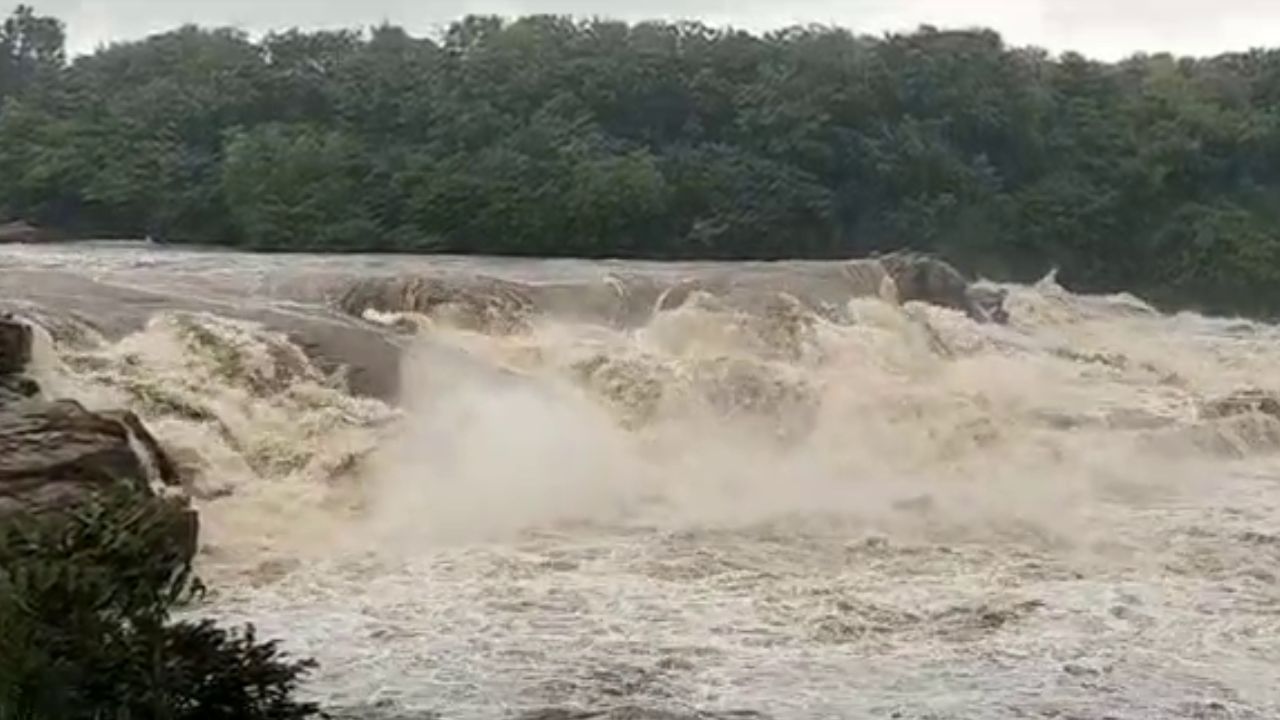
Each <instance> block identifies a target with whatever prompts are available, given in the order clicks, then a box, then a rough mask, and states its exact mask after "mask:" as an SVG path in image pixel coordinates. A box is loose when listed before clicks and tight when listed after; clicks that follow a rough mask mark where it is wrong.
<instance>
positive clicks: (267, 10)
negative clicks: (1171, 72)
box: [10, 0, 1280, 60]
mask: <svg viewBox="0 0 1280 720" xmlns="http://www.w3.org/2000/svg"><path fill="white" fill-rule="evenodd" d="M15 1H16V0H10V2H15ZM26 1H27V2H28V3H29V4H32V5H34V6H35V7H36V9H37V11H39V12H41V13H44V14H51V15H55V16H57V17H59V18H61V19H62V20H64V21H66V22H67V24H68V34H69V43H70V49H71V51H72V52H73V53H79V52H86V51H90V50H92V49H93V48H94V47H95V46H96V45H98V44H100V43H104V42H108V41H112V40H122V39H133V38H137V37H141V36H143V35H146V34H148V33H151V32H156V31H160V30H168V29H171V28H173V27H175V26H177V25H181V24H183V23H188V22H194V23H198V24H201V25H229V26H234V27H239V28H241V29H244V30H247V31H249V32H252V33H258V32H261V31H264V30H270V29H283V28H289V27H295V26H296V27H302V28H319V27H359V26H365V25H371V24H377V23H380V22H382V21H384V20H385V21H390V22H392V23H394V24H398V25H403V26H404V27H405V28H406V29H408V30H409V31H410V32H412V33H413V34H416V35H422V34H431V33H434V32H436V31H438V30H439V29H440V28H442V27H443V26H445V25H447V24H448V22H449V21H450V20H453V19H456V18H458V17H461V16H462V15H465V14H468V13H483V14H499V15H508V16H511V15H520V14H527V13H535V12H537V13H542V12H549V13H569V14H574V15H580V16H603V17H610V18H618V19H623V20H640V19H648V18H661V19H682V18H696V19H701V20H704V21H706V22H709V23H712V24H716V25H733V26H735V27H740V28H744V29H747V30H768V29H773V28H777V27H781V26H785V25H791V24H795V23H798V22H804V23H807V22H819V23H827V24H837V25H841V26H844V27H848V28H851V29H853V30H854V31H856V32H859V33H869V34H879V33H882V32H884V31H886V30H909V29H913V28H914V27H916V26H918V25H920V24H931V25H936V26H938V27H942V28H951V27H969V26H974V25H982V26H986V27H992V28H995V29H996V30H998V31H1000V33H1001V34H1002V35H1004V37H1005V39H1006V40H1007V41H1008V42H1009V43H1011V44H1015V45H1027V44H1034V45H1040V46H1042V47H1047V48H1049V49H1050V50H1054V51H1062V50H1077V51H1080V52H1082V53H1084V54H1086V55H1089V56H1092V57H1096V58H1100V59H1107V60H1113V59H1117V58H1120V57H1124V56H1127V55H1129V54H1132V53H1133V52H1136V51H1146V52H1157V51H1169V52H1173V53H1177V54H1191V55H1206V54H1214V53H1218V52H1222V51H1225V50H1246V49H1248V48H1250V47H1257V46H1268V45H1280V0H645V1H641V2H635V1H632V2H622V1H620V0H26Z"/></svg>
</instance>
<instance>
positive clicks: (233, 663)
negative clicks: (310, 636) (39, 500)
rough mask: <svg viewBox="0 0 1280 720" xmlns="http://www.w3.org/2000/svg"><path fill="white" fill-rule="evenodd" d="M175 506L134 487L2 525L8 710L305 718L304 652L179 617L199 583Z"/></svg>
mask: <svg viewBox="0 0 1280 720" xmlns="http://www.w3.org/2000/svg"><path fill="white" fill-rule="evenodd" d="M179 527H181V525H180V523H179V522H178V520H177V519H176V518H175V517H174V516H173V509H172V506H170V505H168V504H166V502H164V501H161V500H145V499H140V498H138V497H137V496H136V493H131V492H126V493H121V494H118V495H110V496H107V497H103V498H99V499H97V500H94V501H92V502H88V503H86V504H85V505H83V506H82V507H78V508H76V509H75V510H73V511H70V512H69V513H68V514H67V515H65V516H62V515H59V516H48V517H44V518H37V519H34V520H32V519H29V520H26V521H13V520H6V522H5V525H3V526H0V720H100V719H103V718H112V719H119V720H197V719H199V720H300V719H301V718H307V717H313V716H316V714H317V711H316V708H315V707H314V706H312V705H310V704H308V703H301V702H297V701H295V700H293V699H292V698H291V696H292V693H293V691H294V689H295V687H296V685H297V682H298V680H299V679H300V677H301V676H302V674H303V673H305V672H306V671H307V670H308V669H309V668H310V664H309V663H306V662H290V661H286V660H284V659H282V658H281V656H280V654H279V652H278V650H277V648H276V646H275V644H274V643H262V642H259V641H258V640H257V639H256V638H255V637H254V634H253V629H252V628H248V629H247V630H246V631H245V632H243V633H233V632H228V631H226V630H223V629H221V628H219V627H217V626H216V625H214V624H213V623H211V622H207V621H205V622H174V621H172V620H171V618H170V614H171V612H172V611H173V609H174V608H175V607H178V606H179V605H180V604H181V603H183V602H185V601H187V600H189V599H191V597H192V596H193V594H198V593H199V592H200V591H201V587H200V585H199V583H198V582H197V581H196V580H194V579H193V577H192V573H191V564H190V562H189V559H188V558H187V557H186V551H184V550H183V548H182V544H181V542H179V541H178V540H177V539H176V534H177V533H178V532H180V531H179V530H178V529H177V528H179Z"/></svg>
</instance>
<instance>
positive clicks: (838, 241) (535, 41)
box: [0, 8, 1280, 313]
mask: <svg viewBox="0 0 1280 720" xmlns="http://www.w3.org/2000/svg"><path fill="white" fill-rule="evenodd" d="M0 101H2V102H3V106H2V109H0V214H2V215H7V216H9V217H13V218H25V219H29V220H31V221H33V222H39V223H44V224H47V225H51V226H54V227H58V228H62V229H65V230H66V231H68V232H72V233H75V234H81V235H95V236H124V237H140V236H143V235H150V236H152V237H155V238H157V239H160V240H164V241H172V242H198V243H217V244H225V245H232V246H239V247H245V248H254V249H273V250H277V249H279V250H301V249H308V250H406V251H448V252H461V253H521V254H537V255H583V256H602V255H608V256H644V257H662V258H668V257H670V258H675V257H719V258H744V257H752V258H776V257H847V256H852V255H864V254H867V253H870V252H873V251H878V250H890V249H897V248H901V247H912V248H916V249H921V250H932V251H936V252H940V253H941V254H943V255H944V256H947V257H949V258H951V259H953V260H955V261H957V262H959V263H961V264H962V265H965V266H967V267H968V268H970V269H972V270H975V271H979V272H983V273H986V274H989V275H993V276H998V277H1016V278H1028V277H1032V276H1035V275H1039V274H1041V273H1043V272H1045V271H1047V270H1048V269H1050V268H1051V267H1053V266H1058V267H1060V268H1061V273H1060V277H1062V278H1063V279H1064V280H1065V281H1067V282H1068V283H1071V284H1073V285H1074V286H1075V287H1079V288H1082V289H1090V290H1098V289H1119V288H1124V289H1130V290H1135V291H1138V292H1141V293H1145V294H1147V295H1148V296H1151V297H1154V298H1155V299H1157V300H1163V301H1173V302H1179V303H1183V304H1186V303H1190V304H1196V305H1199V306H1202V307H1208V308H1211V309H1234V310H1241V311H1247V312H1264V313H1267V312H1272V311H1275V310H1277V309H1280V282H1277V281H1278V280H1280V230H1277V228H1278V227H1280V225H1277V220H1278V219H1280V51H1270V50H1268V51H1262V50H1259V51H1252V52H1247V53H1242V54H1233V55H1224V56H1221V57H1216V58H1212V59H1187V58H1174V57H1169V56H1165V55H1156V56H1138V57H1134V58H1132V59H1129V60H1126V61H1124V62H1120V63H1116V64H1104V63H1098V62H1093V61H1090V60H1088V59H1086V58H1084V57H1081V56H1079V55H1075V54H1070V53H1068V54H1065V55H1062V56H1060V57H1055V56H1051V55H1049V54H1047V53H1046V52H1044V51H1042V50H1038V49H1034V48H1012V47H1008V46H1006V45H1005V44H1004V43H1003V42H1002V41H1001V39H1000V37H999V36H998V35H997V34H995V33H994V32H990V31H982V30H974V31H964V32H951V31H939V30H936V29H932V28H927V27H926V28H922V29H920V30H919V31H918V32H915V33H911V34H905V35H889V36H885V37H864V36H857V35H854V34H852V33H850V32H849V31H846V30H842V29H838V28H829V27H797V28H791V29H786V30H781V31H778V32H774V33H769V34H766V35H752V34H748V33H744V32H738V31H734V30H730V29H720V28H711V27H707V26H705V25H701V24H697V23H674V24H672V23H641V24H635V25H628V24H624V23H620V22H611V21H604V20H575V19H570V18H565V17H550V16H536V17H526V18H522V19H519V20H514V21H504V20H502V19H498V18H492V17H468V18H466V19H463V20H461V21H459V22H457V23H455V24H453V25H452V26H450V27H449V28H448V30H447V31H446V32H445V33H443V35H442V36H440V37H439V38H434V39H423V38H414V37H411V36H410V35H408V34H407V33H405V32H404V31H403V30H401V29H400V28H397V27H391V26H382V27H376V28H372V29H370V30H367V31H348V32H299V31H288V32H280V33H273V34H269V35H266V36H265V37H262V38H261V39H259V40H256V41H255V40H253V39H251V38H249V37H247V36H246V35H244V34H242V33H239V32H236V31H232V30H226V29H217V30H210V29H201V28H196V27H184V28H181V29H178V30H175V31H173V32H170V33H166V34H162V35H156V36H153V37H150V38H147V39H145V40H142V41H139V42H131V43H123V44H117V45H112V46H109V47H106V48H103V49H100V50H99V51H97V52H95V53H93V54H91V55H88V56H84V57H79V58H76V59H75V60H74V61H70V62H68V60H67V58H66V55H65V52H64V50H63V28H62V26H61V24H60V23H58V22H57V21H56V20H52V19H48V18H43V17H41V16H39V15H37V14H35V13H34V12H32V11H31V10H30V9H27V8H20V9H19V10H18V11H17V12H16V13H15V14H14V15H13V17H12V18H11V19H10V20H9V22H8V23H6V24H5V26H4V28H3V32H2V34H0Z"/></svg>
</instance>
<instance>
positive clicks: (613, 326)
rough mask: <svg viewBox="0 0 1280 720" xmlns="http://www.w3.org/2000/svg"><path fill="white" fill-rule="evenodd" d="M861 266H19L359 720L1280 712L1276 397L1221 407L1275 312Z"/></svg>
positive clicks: (222, 556) (19, 255) (1258, 376)
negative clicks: (922, 285) (922, 288)
mask: <svg viewBox="0 0 1280 720" xmlns="http://www.w3.org/2000/svg"><path fill="white" fill-rule="evenodd" d="M709 277H719V278H720V280H717V281H715V282H710V281H708V282H706V283H702V284H699V283H696V282H694V283H691V282H690V280H689V279H690V278H709ZM725 278H728V279H727V280H726V279H725ZM873 285H875V279H874V278H871V279H866V278H862V277H861V276H859V275H858V273H852V274H851V273H850V272H849V271H848V269H847V267H846V266H843V265H841V264H838V263H784V264H775V265H768V264H753V265H733V264H720V265H718V264H709V263H708V264H684V265H656V264H642V263H589V262H577V261H532V260H524V261H516V260H487V259H457V258H418V259H410V258H394V257H382V258H374V257H353V256H352V257H324V256H288V257H273V256H256V255H241V254H234V253H221V252H192V251H180V250H162V249H154V248H150V247H146V246H141V245H134V246H93V245H88V246H57V247H44V248H34V247H24V248H18V247H0V299H3V300H4V304H5V305H6V306H9V307H16V308H17V309H19V310H20V311H22V312H24V313H26V314H27V315H28V316H29V317H32V318H33V319H35V320H36V321H37V322H39V323H40V324H41V325H42V326H43V327H44V328H45V330H46V333H45V337H44V338H43V341H44V342H43V345H42V347H41V348H40V350H41V353H40V357H39V372H40V373H41V375H42V378H41V379H42V380H43V381H44V383H45V385H46V387H47V388H49V389H50V390H51V391H52V392H56V393H60V394H65V395H71V396H74V397H78V398H81V399H82V400H85V401H86V403H87V404H101V405H115V406H120V405H126V406H128V407H130V408H132V409H134V410H136V411H137V412H138V413H139V414H140V415H141V416H142V417H143V419H144V420H145V421H146V422H147V423H148V424H149V425H150V427H151V428H152V429H153V431H154V432H155V434H156V435H157V437H159V438H160V440H161V441H162V442H163V443H165V444H166V446H167V447H168V448H169V449H170V451H171V452H172V453H173V455H174V456H175V458H176V459H177V460H178V462H179V463H180V464H181V466H182V467H183V469H184V473H185V475H186V477H187V478H188V492H190V493H191V494H192V496H193V497H194V498H195V502H196V504H197V506H198V507H199V509H200V512H201V515H202V519H203V525H204V535H203V544H204V547H203V549H202V551H201V555H200V559H199V563H200V568H201V572H202V574H203V575H204V576H205V577H206V578H207V579H208V580H209V581H210V584H211V586H212V587H213V588H214V592H213V594H212V595H211V596H210V598H209V599H208V601H207V603H206V605H204V606H203V607H201V608H199V612H201V613H205V614H210V615H213V616H216V617H218V618H221V619H226V620H230V621H235V622H245V621H247V622H253V623H255V624H256V625H257V626H258V627H259V629H260V631H261V632H262V633H263V634H266V635H269V636H274V637H280V638H283V639H284V641H285V647H286V648H287V649H288V650H290V651H292V652H294V653H296V654H300V655H306V656H312V657H314V658H316V659H317V660H318V661H319V662H320V669H319V670H318V672H317V673H316V674H315V675H314V676H313V677H312V680H311V682H310V683H309V685H308V686H307V688H306V690H307V692H308V693H310V694H311V695H313V696H315V697H316V698H318V699H320V700H322V701H324V702H325V703H326V704H327V705H328V706H330V707H337V708H348V709H349V710H348V711H349V713H350V714H351V715H352V716H353V717H422V716H426V715H428V714H430V713H438V714H439V715H440V716H442V717H445V718H461V719H470V718H502V717H519V716H521V715H529V714H531V713H537V712H539V711H542V712H543V715H542V716H543V717H566V718H567V717H573V716H574V715H572V714H571V712H570V711H577V710H581V711H593V712H602V713H603V712H609V711H612V712H613V713H614V715H613V716H614V717H624V716H625V717H633V718H641V717H659V716H660V717H695V716H703V717H705V716H712V717H715V716H719V715H721V714H724V715H731V716H735V717H756V716H761V717H769V718H797V719H808V718H918V719H923V718H934V719H941V718H965V719H968V718H975V719H977V718H982V719H986V718H1062V719H1065V718H1081V719H1084V718H1089V719H1096V720H1101V719H1102V718H1108V717H1110V718H1124V719H1129V718H1153V719H1154V718H1212V719H1218V718H1259V719H1263V718H1276V717H1280V419H1277V417H1275V416H1274V415H1272V414H1268V412H1266V409H1267V408H1266V407H1255V408H1253V409H1252V410H1251V409H1250V408H1248V407H1243V405H1242V404H1237V405H1240V408H1239V411H1238V412H1237V411H1234V410H1231V408H1233V407H1236V406H1235V405H1224V404H1223V403H1221V402H1218V401H1219V400H1221V399H1222V398H1224V397H1227V396H1230V395H1232V394H1233V393H1237V392H1239V391H1242V390H1260V391H1265V392H1280V372H1278V370H1277V368H1280V330H1278V329H1277V328H1275V327H1273V326H1269V325H1263V324H1256V323H1251V322H1246V321H1227V320H1220V319H1211V318H1205V317H1200V316H1196V315H1177V316H1167V315H1161V314H1159V313H1157V312H1155V311H1154V310H1152V309H1151V308H1149V307H1148V306H1146V305H1145V304H1143V303H1142V302H1141V301H1139V300H1137V299H1136V298H1132V297H1129V296H1124V295H1119V296H1107V297H1085V296H1078V295H1073V294H1071V293H1069V292H1067V291H1065V290H1064V289H1062V288H1061V287H1059V286H1058V285H1056V284H1055V283H1054V282H1053V280H1052V279H1051V278H1050V279H1046V280H1045V281H1042V282H1041V283H1039V284H1037V285H1035V286H1011V287H1009V288H1008V289H1009V292H1010V295H1009V301H1008V306H1009V309H1010V313H1011V320H1010V323H1009V324H1008V325H1007V326H987V325H978V324H975V323H973V322H971V321H970V320H969V319H967V318H965V317H964V316H962V315H960V314H958V313H955V312H953V311H950V310H945V309H940V308H935V307H930V306H923V305H914V304H908V305H907V306H905V307H900V306H898V305H896V304H893V303H891V302H889V301H888V299H886V298H884V297H883V296H884V295H885V294H884V293H883V292H880V290H881V289H880V288H875V287H872V286H873ZM343 365H348V366H351V367H350V370H351V372H349V373H347V374H345V375H344V374H343V372H342V366H343ZM357 390H359V391H360V392H356V391H357ZM552 708H558V709H564V711H565V712H564V713H563V714H560V715H555V714H554V713H552V711H551V710H549V709H552ZM622 708H629V709H630V710H628V711H627V712H623V711H622V710H620V709H622ZM628 712H629V713H630V714H628ZM646 713H648V714H646ZM661 713H669V715H661ZM700 714H701V715H700ZM584 716H585V715H584Z"/></svg>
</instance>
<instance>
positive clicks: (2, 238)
mask: <svg viewBox="0 0 1280 720" xmlns="http://www.w3.org/2000/svg"><path fill="white" fill-rule="evenodd" d="M53 239H54V235H53V233H51V232H49V231H48V230H46V229H44V228H38V227H36V226H34V225H32V224H31V223H28V222H24V221H22V220H18V221H15V222H8V223H4V224H0V243H38V242H50V241H52V240H53Z"/></svg>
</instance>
